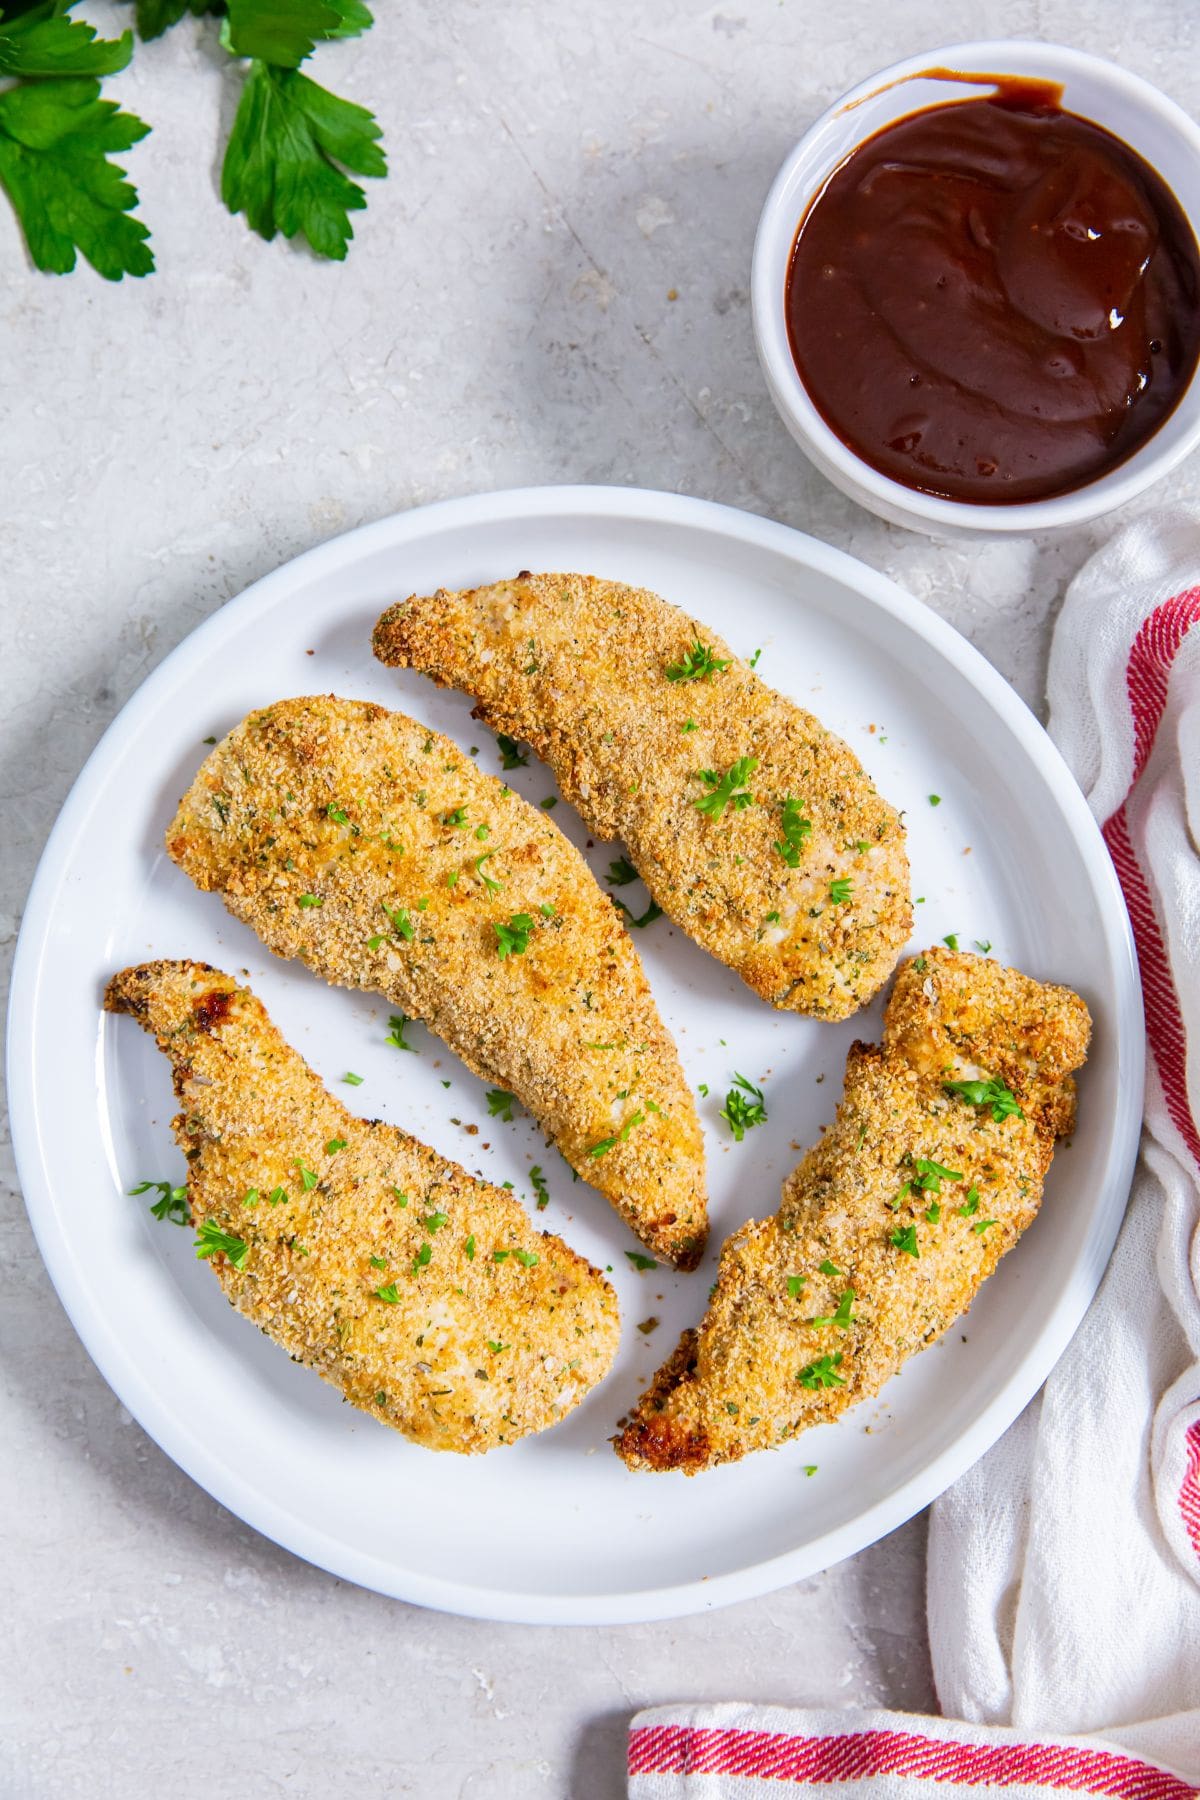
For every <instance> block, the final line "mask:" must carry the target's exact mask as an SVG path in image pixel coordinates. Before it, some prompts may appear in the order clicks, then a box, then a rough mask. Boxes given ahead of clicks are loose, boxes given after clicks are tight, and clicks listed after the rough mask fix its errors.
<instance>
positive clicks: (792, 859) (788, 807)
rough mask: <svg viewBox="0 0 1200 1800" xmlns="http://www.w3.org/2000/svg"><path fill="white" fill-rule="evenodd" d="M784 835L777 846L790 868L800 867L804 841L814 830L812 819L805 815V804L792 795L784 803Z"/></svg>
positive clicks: (782, 825) (781, 827) (781, 825)
mask: <svg viewBox="0 0 1200 1800" xmlns="http://www.w3.org/2000/svg"><path fill="white" fill-rule="evenodd" d="M780 830H781V831H782V833H783V837H782V839H781V841H780V842H779V843H777V844H776V846H775V848H776V850H778V852H779V854H780V856H782V858H783V860H784V862H785V863H786V864H787V866H788V868H789V869H798V868H799V867H800V852H801V851H802V850H803V848H804V841H805V839H806V838H807V836H808V834H809V832H810V831H811V830H812V820H811V819H806V818H805V817H804V806H803V803H802V802H801V801H799V800H793V799H791V798H790V797H789V798H788V799H786V800H785V801H784V803H783V818H782V822H781V824H780Z"/></svg>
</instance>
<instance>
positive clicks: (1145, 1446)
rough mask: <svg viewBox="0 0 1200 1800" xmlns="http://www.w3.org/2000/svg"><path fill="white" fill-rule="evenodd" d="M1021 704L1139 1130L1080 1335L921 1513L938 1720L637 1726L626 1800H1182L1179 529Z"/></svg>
mask: <svg viewBox="0 0 1200 1800" xmlns="http://www.w3.org/2000/svg"><path fill="white" fill-rule="evenodd" d="M1048 697H1049V703H1050V722H1049V729H1050V735H1051V736H1052V737H1053V738H1054V741H1055V742H1056V743H1057V745H1058V747H1059V749H1060V750H1061V751H1062V753H1063V755H1064V757H1065V758H1066V760H1067V762H1068V764H1069V765H1070V767H1071V769H1072V770H1073V771H1074V774H1075V776H1076V779H1077V780H1078V782H1079V784H1080V786H1081V787H1082V789H1083V791H1084V793H1085V794H1086V795H1087V798H1088V802H1089V804H1090V806H1091V808H1092V812H1093V813H1094V815H1095V817H1096V819H1097V821H1098V823H1099V824H1100V825H1101V827H1102V828H1103V831H1104V836H1105V839H1106V841H1107V843H1108V847H1109V850H1110V852H1111V854H1112V858H1113V862H1114V864H1115V866H1116V869H1117V873H1118V875H1119V877H1120V880H1121V885H1122V887H1123V889H1124V891H1125V898H1126V902H1127V904H1128V906H1129V912H1130V917H1131V919H1132V921H1133V928H1134V935H1135V937H1136V939H1137V948H1138V957H1139V961H1140V964H1141V972H1142V984H1143V990H1144V994H1145V1006H1146V1028H1147V1036H1148V1039H1149V1046H1150V1057H1149V1061H1148V1069H1147V1082H1146V1103H1145V1128H1144V1131H1143V1136H1142V1148H1141V1156H1140V1158H1139V1161H1138V1166H1137V1172H1136V1175H1135V1177H1134V1183H1133V1188H1132V1192H1131V1196H1130V1202H1129V1210H1128V1213H1127V1215H1126V1218H1125V1222H1124V1224H1123V1226H1122V1228H1121V1233H1120V1237H1119V1238H1118V1241H1117V1247H1116V1250H1115V1251H1114V1253H1113V1258H1112V1262H1111V1264H1110V1265H1109V1268H1108V1271H1107V1273H1106V1275H1105V1278H1104V1281H1103V1283H1102V1285H1101V1288H1100V1291H1099V1293H1098V1294H1097V1296H1096V1299H1095V1301H1094V1303H1093V1305H1092V1308H1091V1310H1090V1312H1089V1313H1088V1315H1087V1318H1086V1319H1085V1321H1084V1323H1083V1325H1082V1326H1081V1327H1080V1330H1079V1332H1078V1333H1077V1335H1076V1337H1075V1339H1074V1340H1073V1342H1072V1344H1071V1345H1070V1348H1069V1349H1068V1350H1067V1352H1066V1354H1065V1356H1064V1357H1063V1358H1062V1360H1061V1361H1060V1362H1059V1364H1058V1366H1057V1367H1056V1368H1055V1369H1054V1371H1053V1372H1052V1374H1051V1375H1050V1377H1049V1379H1048V1381H1047V1382H1046V1385H1045V1387H1044V1388H1043V1390H1042V1393H1041V1394H1040V1396H1039V1397H1038V1399H1037V1400H1035V1401H1034V1402H1033V1404H1032V1405H1031V1406H1030V1407H1029V1408H1028V1409H1027V1410H1026V1412H1025V1413H1024V1414H1023V1415H1022V1416H1021V1418H1019V1419H1018V1420H1017V1422H1016V1424H1015V1425H1013V1426H1012V1428H1011V1429H1010V1430H1009V1431H1008V1433H1007V1434H1006V1435H1005V1436H1004V1437H1003V1438H1002V1439H1001V1440H1000V1442H999V1443H998V1444H997V1445H996V1446H995V1447H994V1448H993V1449H992V1450H991V1451H990V1452H989V1453H988V1455H987V1456H985V1457H984V1458H983V1460H982V1461H981V1462H979V1463H978V1464H976V1466H975V1467H974V1468H973V1469H971V1470H970V1471H968V1473H967V1474H966V1475H965V1476H963V1477H962V1479H961V1480H960V1481H958V1482H957V1483H956V1484H955V1486H954V1487H953V1488H951V1489H950V1490H949V1491H948V1492H947V1493H946V1494H944V1495H943V1496H942V1498H941V1499H940V1500H938V1501H937V1502H936V1504H935V1505H934V1508H933V1515H932V1526H931V1531H930V1541H929V1633H930V1641H931V1645H932V1653H933V1668H934V1677H935V1681H936V1684H937V1692H938V1699H939V1702H940V1704H941V1707H942V1712H943V1714H944V1717H942V1718H939V1719H926V1718H920V1717H917V1716H916V1715H912V1714H899V1713H880V1712H869V1713H868V1712H813V1711H799V1710H793V1709H790V1708H782V1707H762V1706H745V1705H739V1704H730V1705H724V1706H706V1707H697V1706H667V1707H657V1708H655V1709H653V1710H652V1711H650V1712H644V1713H640V1714H639V1715H638V1716H637V1718H635V1719H634V1721H633V1724H632V1726H631V1728H630V1735H629V1794H630V1797H631V1800H753V1797H756V1796H760V1795H761V1796H762V1800H779V1797H780V1796H781V1795H782V1794H783V1793H784V1792H786V1788H787V1787H788V1786H790V1787H791V1788H792V1791H793V1793H796V1794H798V1793H800V1792H801V1791H803V1790H805V1789H808V1788H811V1789H812V1790H813V1793H814V1795H816V1794H818V1793H819V1794H822V1795H825V1796H828V1795H829V1794H830V1790H831V1788H836V1789H839V1790H840V1791H841V1792H842V1793H843V1794H848V1793H861V1794H864V1795H867V1794H870V1795H879V1796H880V1800H884V1797H888V1800H890V1797H891V1796H896V1797H897V1800H924V1796H928V1797H929V1800H933V1797H934V1796H938V1797H940V1800H946V1797H947V1796H949V1795H952V1794H955V1793H962V1794H968V1793H974V1792H976V1791H977V1790H980V1789H982V1788H993V1789H994V1788H1001V1789H1004V1790H1005V1791H1006V1792H1007V1793H1008V1794H1009V1795H1013V1796H1025V1795H1028V1796H1031V1797H1032V1796H1035V1795H1036V1796H1043V1795H1046V1796H1048V1795H1051V1794H1063V1793H1074V1794H1105V1795H1115V1796H1122V1797H1128V1800H1195V1797H1196V1796H1197V1795H1200V1130H1198V1126H1200V522H1197V521H1195V520H1193V519H1190V518H1186V517H1183V516H1180V515H1178V514H1157V515H1152V516H1149V517H1147V518H1144V519H1141V520H1139V521H1137V522H1136V523H1135V524H1133V525H1130V526H1127V527H1126V528H1125V529H1124V530H1122V531H1121V532H1120V533H1119V535H1118V536H1117V537H1116V538H1115V539H1114V540H1113V541H1112V542H1111V543H1110V544H1108V545H1107V546H1106V547H1105V548H1104V549H1103V550H1101V551H1100V552H1099V553H1098V554H1097V555H1096V556H1095V557H1093V559H1092V560H1091V561H1090V562H1089V563H1088V564H1087V565H1086V566H1085V568H1084V569H1083V570H1082V571H1081V572H1080V574H1079V575H1078V576H1077V577H1076V579H1075V580H1074V581H1073V582H1072V584H1071V587H1070V589H1069V591H1068V594H1067V597H1066V601H1065V602H1064V605H1063V609H1062V613H1061V615H1060V617H1059V620H1058V623H1057V626H1056V627H1055V633H1054V642H1053V646H1052V649H1051V656H1050V671H1049V681H1048ZM785 1682H786V1671H783V1670H781V1671H780V1685H781V1686H782V1685H783V1684H784V1683H785Z"/></svg>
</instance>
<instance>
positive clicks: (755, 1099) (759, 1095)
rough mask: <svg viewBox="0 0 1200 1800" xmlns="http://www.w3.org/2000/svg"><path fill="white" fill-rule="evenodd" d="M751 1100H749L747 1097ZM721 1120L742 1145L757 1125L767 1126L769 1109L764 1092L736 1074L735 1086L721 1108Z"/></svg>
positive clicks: (742, 1076)
mask: <svg viewBox="0 0 1200 1800" xmlns="http://www.w3.org/2000/svg"><path fill="white" fill-rule="evenodd" d="M747 1094H749V1096H750V1098H749V1099H748V1100H747V1098H746V1095H747ZM720 1116H721V1118H723V1119H724V1120H725V1123H726V1124H727V1125H728V1126H729V1129H730V1131H732V1133H733V1135H734V1137H735V1138H736V1140H737V1142H738V1143H739V1144H740V1143H741V1141H742V1139H743V1138H744V1137H745V1135H746V1133H747V1132H748V1131H750V1130H752V1129H753V1127H754V1126H755V1125H765V1124H766V1122H767V1109H766V1105H765V1104H764V1101H763V1091H762V1089H761V1088H757V1087H755V1085H754V1083H753V1082H752V1081H747V1080H746V1077H745V1076H744V1075H739V1074H737V1073H736V1072H735V1073H734V1077H733V1086H732V1087H731V1088H730V1090H729V1092H728V1093H727V1094H726V1096H725V1104H724V1106H723V1107H722V1108H721V1113H720Z"/></svg>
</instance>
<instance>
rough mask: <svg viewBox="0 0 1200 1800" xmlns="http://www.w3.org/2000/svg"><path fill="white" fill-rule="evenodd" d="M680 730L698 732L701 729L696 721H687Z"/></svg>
mask: <svg viewBox="0 0 1200 1800" xmlns="http://www.w3.org/2000/svg"><path fill="white" fill-rule="evenodd" d="M679 729H680V731H698V730H699V729H700V728H699V726H698V725H697V724H696V721H695V719H685V720H684V721H683V724H682V725H681V726H680V727H679Z"/></svg>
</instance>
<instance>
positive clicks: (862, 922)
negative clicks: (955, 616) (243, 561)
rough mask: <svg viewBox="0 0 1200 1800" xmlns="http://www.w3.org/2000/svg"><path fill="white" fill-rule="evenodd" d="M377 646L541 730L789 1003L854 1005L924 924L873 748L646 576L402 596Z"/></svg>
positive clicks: (669, 892)
mask: <svg viewBox="0 0 1200 1800" xmlns="http://www.w3.org/2000/svg"><path fill="white" fill-rule="evenodd" d="M374 644H375V654H376V656H378V657H379V658H380V659H381V661H383V662H385V663H389V664H396V665H405V666H411V667H412V668H414V669H420V670H421V671H422V672H423V673H424V674H426V675H429V676H432V678H433V680H434V681H437V682H440V683H441V684H442V685H443V686H449V687H458V688H464V689H465V690H466V691H467V692H468V693H470V694H472V695H474V696H475V699H476V708H475V714H476V717H477V718H480V719H482V720H484V721H485V723H486V724H488V725H491V726H493V727H495V728H496V729H498V730H500V731H504V732H507V733H509V734H510V735H511V736H513V737H515V738H519V739H521V740H523V741H524V742H526V743H528V744H531V745H532V746H533V748H534V749H535V750H536V751H537V753H538V755H539V756H541V757H544V758H545V760H546V761H547V762H548V763H549V764H550V766H551V767H552V769H553V770H554V773H555V775H556V776H557V777H558V781H559V785H560V787H561V788H562V791H563V793H564V794H565V795H566V796H567V798H568V799H569V800H570V801H571V802H572V804H573V805H574V806H576V807H577V808H578V809H579V811H580V813H581V814H582V815H583V818H584V819H585V820H586V822H587V825H588V828H589V830H591V831H593V832H595V833H596V835H597V836H598V837H604V838H613V837H620V838H623V839H624V841H625V844H626V845H627V847H628V850H629V855H630V858H631V860H632V861H633V863H634V864H635V865H636V867H637V869H638V872H639V874H640V875H641V876H642V879H643V880H644V881H645V883H646V886H647V887H648V888H649V890H650V893H651V895H652V896H653V898H654V899H655V900H656V901H657V902H658V904H659V906H661V907H662V909H663V911H664V912H665V913H668V914H669V915H670V917H671V918H672V919H674V921H675V923H676V924H677V925H679V926H680V927H681V928H682V929H683V930H684V931H686V932H687V933H688V934H689V936H691V937H693V938H694V939H695V940H696V942H697V943H698V944H701V945H702V946H703V947H704V949H706V950H708V951H710V952H711V954H712V955H713V956H715V957H717V958H719V960H720V961H721V962H724V963H728V965H729V967H730V968H731V969H735V970H736V971H737V973H738V974H739V975H740V976H741V977H742V979H743V981H745V982H746V983H747V984H748V985H749V986H750V987H751V988H753V989H754V992H755V993H756V994H760V995H761V996H762V998H763V999H764V1000H769V1001H770V1002H771V1004H772V1005H773V1006H778V1007H782V1008H786V1009H788V1010H790V1011H792V1012H801V1013H809V1014H811V1015H812V1016H813V1017H814V1018H819V1019H844V1018H847V1017H848V1016H849V1015H850V1014H851V1013H853V1012H855V1011H857V1009H858V1008H859V1007H860V1006H863V1005H865V1003H866V1002H867V1001H868V1000H870V998H871V996H872V995H873V994H875V993H876V992H877V991H878V989H879V988H880V987H882V985H883V983H884V982H885V981H886V980H887V978H888V976H889V975H890V974H891V972H892V970H893V968H894V967H895V965H896V959H897V957H898V956H899V954H900V951H901V948H902V947H903V945H904V943H905V941H906V940H907V938H908V934H909V930H910V928H911V925H912V910H911V906H910V903H909V885H908V858H907V856H906V854H905V849H904V829H903V826H902V825H901V823H900V819H899V817H898V816H897V814H896V812H895V811H894V810H893V808H892V807H890V806H889V805H888V804H887V802H886V801H885V800H883V799H881V798H880V796H879V795H878V794H877V793H876V791H875V788H874V785H873V784H872V782H871V780H870V779H869V777H868V776H867V774H866V773H865V771H864V770H863V768H862V766H861V764H860V763H859V761H858V759H857V757H855V756H854V754H853V752H852V751H851V750H850V749H849V748H848V747H847V746H846V745H845V744H844V743H843V742H842V741H841V739H840V738H837V737H835V736H834V735H833V733H832V732H830V731H827V730H826V729H825V727H824V726H823V725H822V724H821V723H820V721H819V720H818V719H815V718H813V716H812V714H811V713H807V712H804V711H803V710H802V709H801V708H800V707H799V706H796V705H795V704H794V702H793V701H791V700H788V699H787V698H786V697H785V696H784V695H782V694H777V693H776V692H775V691H774V690H773V689H772V688H769V687H768V686H767V685H766V683H765V682H763V681H760V679H759V678H758V676H757V675H756V674H755V673H754V671H753V670H752V669H751V668H750V667H749V666H748V665H747V664H746V663H744V662H742V661H740V659H739V658H738V657H736V656H735V655H734V654H733V651H732V650H731V649H730V648H729V646H728V645H727V644H725V643H723V642H722V640H721V639H720V638H718V637H715V636H714V635H713V633H712V632H711V631H710V630H709V629H708V628H707V626H705V625H702V624H700V623H699V621H698V620H696V619H693V618H689V616H688V615H687V614H686V613H684V612H681V611H680V610H679V609H678V608H677V607H674V606H669V605H668V604H667V603H666V601H665V600H660V599H659V597H658V595H657V594H651V593H648V592H646V590H645V589H642V588H631V587H625V586H623V585H622V584H621V583H620V582H616V581H600V580H598V579H596V578H595V577H594V576H590V575H530V574H528V573H525V574H522V575H518V577H517V578H516V580H515V581H500V582H496V583H495V584H494V585H493V586H491V587H481V588H475V589H473V590H471V591H470V592H466V593H450V592H447V591H446V590H445V589H441V590H439V592H437V593H436V594H432V595H429V596H428V597H427V598H424V599H420V598H416V597H414V598H412V599H410V600H408V601H406V602H405V603H404V604H403V605H399V606H393V607H391V608H390V609H389V610H388V611H387V612H385V613H384V615H383V617H382V618H381V619H380V620H379V622H378V624H377V625H376V627H375V637H374Z"/></svg>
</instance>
